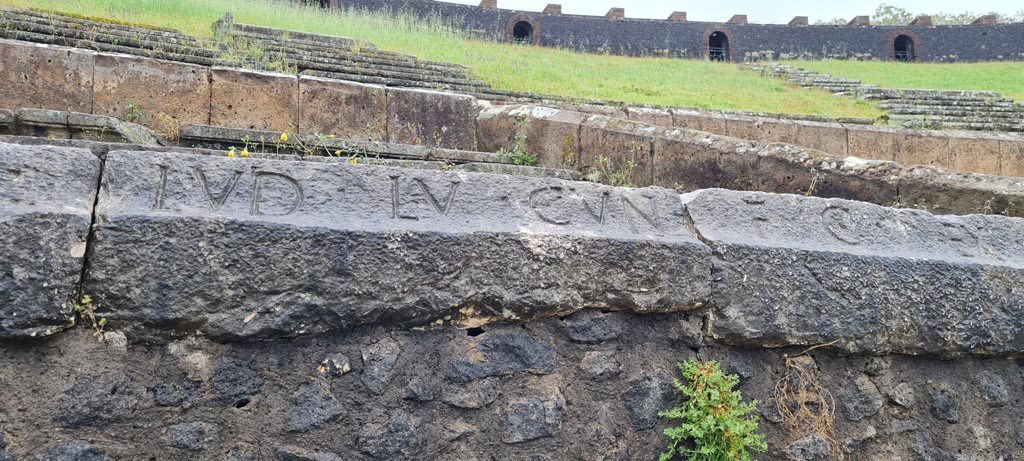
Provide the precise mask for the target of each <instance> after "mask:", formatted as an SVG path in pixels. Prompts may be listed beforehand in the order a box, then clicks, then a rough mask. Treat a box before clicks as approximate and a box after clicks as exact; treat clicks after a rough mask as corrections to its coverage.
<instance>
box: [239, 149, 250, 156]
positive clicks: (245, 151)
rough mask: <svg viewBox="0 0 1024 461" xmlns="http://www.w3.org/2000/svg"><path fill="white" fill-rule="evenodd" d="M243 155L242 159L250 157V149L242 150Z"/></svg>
mask: <svg viewBox="0 0 1024 461" xmlns="http://www.w3.org/2000/svg"><path fill="white" fill-rule="evenodd" d="M241 155H242V157H248V156H249V149H242V153H241Z"/></svg>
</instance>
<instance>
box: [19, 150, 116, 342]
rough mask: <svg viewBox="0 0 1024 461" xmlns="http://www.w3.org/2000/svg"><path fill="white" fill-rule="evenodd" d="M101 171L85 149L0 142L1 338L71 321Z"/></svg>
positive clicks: (43, 332)
mask: <svg viewBox="0 0 1024 461" xmlns="http://www.w3.org/2000/svg"><path fill="white" fill-rule="evenodd" d="M99 175H100V161H99V159H98V158H96V157H95V156H94V155H92V154H91V153H90V152H89V151H87V150H84V149H73V148H61V147H52V146H18V145H11V144H0V339H26V338H32V337H42V336H47V335H51V334H53V333H56V332H59V331H61V330H63V329H65V328H67V327H69V326H71V325H72V323H73V314H72V311H71V305H72V304H71V303H72V302H73V301H74V299H73V296H74V294H75V290H76V289H77V288H78V284H79V282H80V279H81V274H82V266H83V265H84V264H85V252H86V241H87V236H88V233H89V225H90V223H91V219H92V208H93V203H94V199H95V196H96V187H97V185H98V182H99Z"/></svg>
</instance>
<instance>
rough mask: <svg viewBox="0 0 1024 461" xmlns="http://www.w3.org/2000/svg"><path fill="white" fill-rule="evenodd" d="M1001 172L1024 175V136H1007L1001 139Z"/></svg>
mask: <svg viewBox="0 0 1024 461" xmlns="http://www.w3.org/2000/svg"><path fill="white" fill-rule="evenodd" d="M999 163H1000V174H1001V175H1003V176H1015V177H1018V178H1019V177H1024V137H1021V136H1012V137H1010V136H1007V137H1005V138H1004V139H1002V140H1000V141H999Z"/></svg>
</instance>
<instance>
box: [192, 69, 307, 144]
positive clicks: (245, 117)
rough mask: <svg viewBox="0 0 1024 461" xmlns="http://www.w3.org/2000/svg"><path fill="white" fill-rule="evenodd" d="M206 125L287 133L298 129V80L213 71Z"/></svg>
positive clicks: (231, 70) (251, 73)
mask: <svg viewBox="0 0 1024 461" xmlns="http://www.w3.org/2000/svg"><path fill="white" fill-rule="evenodd" d="M210 82H211V85H210V91H211V93H212V96H211V109H210V124H211V125H213V126H222V127H226V128H244V129H249V130H269V131H280V132H286V131H288V132H291V131H295V129H296V128H297V127H298V125H299V101H298V77H296V76H294V75H285V74H273V73H269V72H256V71H246V70H238V69H228V68H223V67H214V68H212V69H211V70H210Z"/></svg>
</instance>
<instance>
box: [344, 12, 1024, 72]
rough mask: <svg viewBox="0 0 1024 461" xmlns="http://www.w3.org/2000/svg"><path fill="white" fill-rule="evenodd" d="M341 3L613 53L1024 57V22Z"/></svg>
mask: <svg viewBox="0 0 1024 461" xmlns="http://www.w3.org/2000/svg"><path fill="white" fill-rule="evenodd" d="M339 4H340V6H342V7H344V8H359V9H368V10H373V11H380V10H385V11H408V12H412V13H414V14H416V15H436V16H440V17H442V18H444V19H446V20H451V21H455V22H456V23H458V24H461V26H462V27H464V28H465V29H466V30H469V31H472V32H474V33H476V34H478V35H482V36H484V37H487V38H489V39H493V40H498V41H506V40H508V39H509V36H510V34H509V31H510V29H508V27H509V24H510V21H511V22H512V23H514V22H516V21H520V20H525V21H528V22H531V23H532V24H533V25H534V26H535V30H539V32H537V33H538V38H537V40H536V43H537V44H540V45H543V46H553V47H567V48H573V49H580V50H586V51H589V52H608V53H613V54H626V55H657V56H682V57H691V58H694V57H703V56H705V55H706V53H707V50H706V47H707V43H706V37H707V35H709V34H710V33H711V32H713V31H723V32H726V34H727V35H728V36H729V45H730V54H731V59H732V60H734V61H743V60H759V59H771V58H779V57H790V58H795V57H800V58H805V59H824V58H831V59H878V60H889V59H891V58H892V57H891V55H892V51H893V50H892V49H891V47H892V40H894V39H895V37H896V36H897V35H899V34H910V35H913V36H916V37H917V38H919V39H920V46H919V47H918V50H917V51H918V53H919V54H920V56H921V58H922V59H923V60H924V61H929V62H974V61H1001V60H1024V48H1022V45H1021V44H1022V43H1024V24H999V25H987V26H927V27H922V26H879V27H848V26H786V25H772V24H722V23H711V22H679V21H667V20H646V19H629V18H625V19H622V18H615V19H613V18H605V17H597V16H578V15H568V14H566V15H553V14H541V13H537V12H522V11H513V10H503V9H485V8H479V7H475V6H468V5H456V4H449V3H443V2H434V1H421V0H394V1H385V2H380V1H370V0H342V1H340V2H339ZM513 19H514V21H513Z"/></svg>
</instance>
